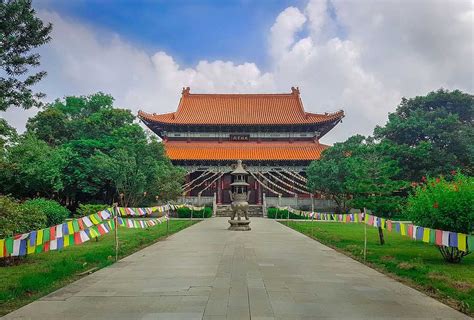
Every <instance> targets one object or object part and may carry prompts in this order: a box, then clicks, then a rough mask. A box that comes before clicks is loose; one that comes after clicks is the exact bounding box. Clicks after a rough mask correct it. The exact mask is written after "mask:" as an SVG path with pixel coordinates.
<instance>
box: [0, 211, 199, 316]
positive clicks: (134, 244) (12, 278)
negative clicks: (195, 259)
mask: <svg viewBox="0 0 474 320" xmlns="http://www.w3.org/2000/svg"><path fill="white" fill-rule="evenodd" d="M196 222H197V221H192V222H191V221H189V220H170V222H169V234H172V233H175V232H178V231H180V230H182V229H184V228H186V227H188V226H190V225H191V224H192V223H196ZM118 232H119V240H120V242H119V243H120V251H119V258H122V257H125V256H127V255H129V254H131V253H133V252H135V251H137V250H139V249H141V248H144V247H146V246H148V245H150V244H152V243H154V242H156V241H158V240H160V239H162V238H163V237H166V223H163V224H160V225H157V226H154V227H150V228H147V229H128V228H119V230H118ZM114 248H115V247H114V235H113V232H112V233H109V234H106V235H104V236H102V237H100V238H99V241H98V242H96V241H95V240H92V241H89V242H87V243H84V244H83V245H79V246H71V247H68V248H66V249H64V250H62V251H50V252H45V253H40V254H34V255H30V256H27V257H26V258H25V259H24V261H22V263H21V264H19V265H16V266H10V267H0V279H1V281H0V316H1V315H4V314H6V313H8V312H11V311H13V310H15V309H17V308H19V307H21V306H23V305H25V304H27V303H29V302H31V301H33V300H36V299H38V298H40V297H42V296H44V295H46V294H48V293H50V292H52V291H54V290H56V289H58V288H60V287H62V286H64V285H66V284H68V283H70V282H72V281H75V280H77V279H79V278H80V276H79V275H78V274H80V273H82V272H84V271H87V270H90V269H91V268H95V267H97V268H103V267H105V266H108V265H110V264H112V263H113V262H114V261H115V250H114Z"/></svg>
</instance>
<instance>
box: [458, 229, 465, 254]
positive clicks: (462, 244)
mask: <svg viewBox="0 0 474 320" xmlns="http://www.w3.org/2000/svg"><path fill="white" fill-rule="evenodd" d="M466 243H467V235H465V234H464V233H458V249H459V250H460V251H464V252H466V251H467V248H466Z"/></svg>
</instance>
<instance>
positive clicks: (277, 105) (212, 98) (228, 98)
mask: <svg viewBox="0 0 474 320" xmlns="http://www.w3.org/2000/svg"><path fill="white" fill-rule="evenodd" d="M291 89H292V92H291V93H283V94H191V93H190V92H189V91H190V90H189V87H188V88H185V89H183V92H182V96H181V99H180V101H179V106H178V110H177V111H176V112H171V113H165V114H149V113H146V112H143V111H139V113H138V116H139V117H140V118H141V119H142V120H144V121H147V122H157V123H164V124H177V125H180V124H183V125H186V124H191V125H298V124H314V123H324V122H333V121H337V120H340V119H342V118H343V117H344V112H343V111H342V110H341V111H338V112H335V113H325V114H316V113H310V112H305V111H304V108H303V103H302V102H301V99H300V94H299V90H298V89H297V88H291Z"/></svg>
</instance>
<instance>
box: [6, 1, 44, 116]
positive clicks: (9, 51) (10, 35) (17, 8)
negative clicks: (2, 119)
mask: <svg viewBox="0 0 474 320" xmlns="http://www.w3.org/2000/svg"><path fill="white" fill-rule="evenodd" d="M51 29H52V25H51V23H48V24H47V25H45V24H44V23H43V21H41V19H40V18H38V17H37V16H36V12H35V10H34V9H33V8H32V7H31V0H1V1H0V65H1V67H2V70H3V72H2V76H1V77H0V111H5V110H6V109H8V108H9V107H10V106H21V107H23V108H29V107H32V106H38V105H40V104H41V103H40V101H39V98H41V97H43V96H44V94H43V93H33V91H32V89H31V87H32V86H33V85H34V84H36V83H37V82H38V81H40V80H41V79H42V78H43V77H44V76H45V75H46V72H45V71H40V72H36V73H33V74H28V71H29V69H30V68H31V67H37V66H39V64H40V55H39V54H38V53H32V52H31V51H32V49H35V48H37V47H39V46H41V45H42V44H45V43H47V42H48V41H49V40H51V37H50V36H49V34H50V32H51ZM3 73H4V74H5V75H3Z"/></svg>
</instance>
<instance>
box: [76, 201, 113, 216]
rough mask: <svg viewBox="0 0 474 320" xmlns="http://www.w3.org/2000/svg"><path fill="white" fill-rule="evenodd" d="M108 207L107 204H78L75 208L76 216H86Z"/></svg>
mask: <svg viewBox="0 0 474 320" xmlns="http://www.w3.org/2000/svg"><path fill="white" fill-rule="evenodd" d="M107 208H110V206H109V205H107V204H80V205H79V208H77V210H76V215H77V216H78V217H84V216H88V215H91V214H94V213H97V212H99V211H102V210H104V209H107Z"/></svg>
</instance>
